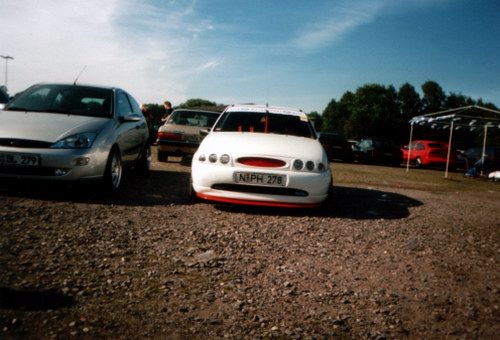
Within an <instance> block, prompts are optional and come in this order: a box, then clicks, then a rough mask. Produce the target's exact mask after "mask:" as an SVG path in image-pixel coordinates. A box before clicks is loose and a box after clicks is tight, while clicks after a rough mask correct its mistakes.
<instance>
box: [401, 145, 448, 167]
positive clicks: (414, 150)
mask: <svg viewBox="0 0 500 340" xmlns="http://www.w3.org/2000/svg"><path fill="white" fill-rule="evenodd" d="M401 151H402V152H403V161H404V162H407V161H408V156H409V158H410V163H411V164H413V165H415V166H416V167H445V166H446V163H447V159H448V143H446V142H440V141H433V140H416V141H413V142H411V144H410V146H409V147H408V145H405V146H403V147H402V148H401ZM456 164H457V153H456V152H455V151H453V150H450V164H449V167H451V168H454V167H456Z"/></svg>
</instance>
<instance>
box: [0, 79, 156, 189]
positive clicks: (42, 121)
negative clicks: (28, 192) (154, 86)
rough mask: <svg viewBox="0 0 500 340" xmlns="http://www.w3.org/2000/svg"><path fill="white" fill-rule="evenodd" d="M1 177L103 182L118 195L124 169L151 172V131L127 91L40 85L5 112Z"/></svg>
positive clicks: (0, 139)
mask: <svg viewBox="0 0 500 340" xmlns="http://www.w3.org/2000/svg"><path fill="white" fill-rule="evenodd" d="M0 122H1V124H0V177H3V178H20V179H37V180H55V181H77V180H100V181H102V182H103V186H102V187H103V188H106V189H110V190H116V189H118V187H119V186H120V184H121V179H122V172H123V168H124V167H129V166H130V167H131V166H135V167H137V168H139V169H141V170H144V171H148V170H149V169H150V166H151V156H150V148H149V144H148V128H147V125H146V120H145V119H144V116H143V115H142V113H141V110H140V108H139V104H137V102H136V100H135V99H134V98H133V97H132V96H130V95H129V94H128V93H127V92H125V91H124V90H122V89H119V88H115V87H100V86H87V85H74V84H38V85H34V86H32V87H30V88H28V89H27V90H26V91H24V92H22V93H21V94H19V95H17V96H16V97H15V98H14V99H13V100H11V101H10V102H9V103H8V104H7V105H6V106H5V108H4V109H3V110H2V111H0Z"/></svg>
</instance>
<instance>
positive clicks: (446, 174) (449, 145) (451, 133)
mask: <svg viewBox="0 0 500 340" xmlns="http://www.w3.org/2000/svg"><path fill="white" fill-rule="evenodd" d="M453 123H455V121H454V120H452V121H451V126H450V139H449V140H448V156H447V157H446V171H445V173H444V178H448V167H449V165H450V155H451V141H452V139H453Z"/></svg>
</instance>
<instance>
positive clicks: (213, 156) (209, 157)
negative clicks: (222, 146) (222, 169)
mask: <svg viewBox="0 0 500 340" xmlns="http://www.w3.org/2000/svg"><path fill="white" fill-rule="evenodd" d="M208 160H209V161H210V163H215V162H217V155H216V154H214V153H213V154H211V155H210V156H208Z"/></svg>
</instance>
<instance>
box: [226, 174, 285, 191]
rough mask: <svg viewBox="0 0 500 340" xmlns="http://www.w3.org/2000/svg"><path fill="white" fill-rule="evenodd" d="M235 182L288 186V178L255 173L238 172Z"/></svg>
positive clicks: (235, 175)
mask: <svg viewBox="0 0 500 340" xmlns="http://www.w3.org/2000/svg"><path fill="white" fill-rule="evenodd" d="M234 181H235V182H236V183H245V184H258V185H273V186H282V187H283V186H285V185H286V176H285V175H274V174H260V173H254V172H236V173H235V174H234Z"/></svg>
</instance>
